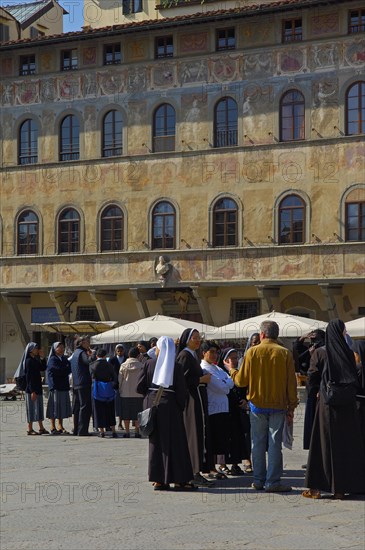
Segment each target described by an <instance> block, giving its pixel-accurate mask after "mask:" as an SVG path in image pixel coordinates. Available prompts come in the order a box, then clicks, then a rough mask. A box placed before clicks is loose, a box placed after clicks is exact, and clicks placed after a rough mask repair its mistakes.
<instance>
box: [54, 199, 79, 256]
mask: <svg viewBox="0 0 365 550" xmlns="http://www.w3.org/2000/svg"><path fill="white" fill-rule="evenodd" d="M70 211H72V212H75V213H76V215H77V217H75V218H70V219H69V220H67V219H66V220H63V219H62V216H63V215H65V214H67V213H68V212H70ZM74 223H77V224H78V227H77V233H78V239H77V241H74V242H75V243H76V246H75V247H74V248H75V250H73V246H72V244H73V241H72V233H73V232H76V231H74V230H73V229H72V228H70V227H68V228H67V235H68V239H67V241H62V240H61V237H62V235H63V234H64V233H65V231H62V230H61V229H62V228H61V224H65V225H66V224H67V225H68V226H70V225H72V224H74ZM57 229H58V238H57V254H80V251H81V216H80V214H79V212H78V211H77V210H76V208H73V207H72V206H67V207H66V208H63V210H62V211H61V212H60V213H59V214H58V220H57ZM70 236H71V238H70ZM63 243H67V245H68V246H67V250H62V244H63ZM70 245H71V246H70Z"/></svg>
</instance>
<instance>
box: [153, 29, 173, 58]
mask: <svg viewBox="0 0 365 550" xmlns="http://www.w3.org/2000/svg"><path fill="white" fill-rule="evenodd" d="M159 41H162V44H159ZM160 48H162V49H163V51H162V52H161V53H159V49H160ZM169 48H171V51H168V50H169ZM170 57H174V36H173V35H172V34H166V35H164V36H156V37H155V59H167V58H170Z"/></svg>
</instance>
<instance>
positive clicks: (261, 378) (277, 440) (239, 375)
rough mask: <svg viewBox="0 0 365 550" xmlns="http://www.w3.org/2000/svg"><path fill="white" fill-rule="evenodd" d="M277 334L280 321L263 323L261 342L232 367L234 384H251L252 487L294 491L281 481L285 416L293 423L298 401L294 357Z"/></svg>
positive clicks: (268, 490) (249, 398) (249, 386)
mask: <svg viewBox="0 0 365 550" xmlns="http://www.w3.org/2000/svg"><path fill="white" fill-rule="evenodd" d="M278 336H279V326H278V324H277V323H275V322H274V321H264V322H263V323H261V326H260V344H259V345H258V346H254V347H252V348H250V349H249V350H248V351H247V353H246V356H245V359H244V362H243V364H242V366H241V368H240V370H239V371H237V370H235V369H234V368H232V369H230V375H231V377H232V379H233V381H234V383H235V385H236V386H239V387H246V386H247V387H248V392H247V400H248V401H249V405H250V420H251V439H252V461H253V477H254V482H253V484H252V487H253V488H254V489H257V490H261V489H265V491H266V492H270V493H271V492H275V493H276V492H285V491H290V490H291V487H288V486H286V485H282V483H281V476H282V474H283V457H282V450H281V443H282V434H283V428H284V421H285V418H287V421H288V422H289V423H292V422H293V416H294V409H295V407H296V406H297V404H298V397H297V384H296V378H295V368H294V361H293V356H292V354H291V352H290V351H289V350H287V349H286V348H284V347H283V346H280V345H279V344H278V343H277V338H278ZM266 451H267V453H268V464H267V467H266Z"/></svg>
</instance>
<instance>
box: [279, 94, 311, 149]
mask: <svg viewBox="0 0 365 550" xmlns="http://www.w3.org/2000/svg"><path fill="white" fill-rule="evenodd" d="M294 93H295V94H298V95H300V96H301V97H302V100H301V101H297V100H293V101H291V102H288V103H286V104H284V100H285V98H286V97H287V96H289V94H294ZM284 106H286V107H288V106H290V107H291V115H290V117H288V116H286V117H285V119H290V120H291V137H290V138H285V139H284V130H286V131H287V128H284V127H283V120H284V118H283V107H284ZM298 106H302V114H300V115H299V116H298V115H297V114H296V112H295V111H296V108H297V107H298ZM300 119H302V124H296V120H300ZM279 129H280V132H279V134H280V141H281V142H284V143H285V142H290V141H304V140H305V97H304V94H303V93H302V92H301V91H299V90H297V89H295V88H293V89H291V90H287V91H286V92H284V93H283V95H282V96H281V98H280V104H279ZM300 130H301V132H300V133H301V135H302V137H295V134H296V133H299V131H300Z"/></svg>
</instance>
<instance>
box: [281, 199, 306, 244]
mask: <svg viewBox="0 0 365 550" xmlns="http://www.w3.org/2000/svg"><path fill="white" fill-rule="evenodd" d="M293 197H295V198H296V199H298V200H299V201H300V202H301V205H300V206H299V205H296V206H282V205H283V203H284V202H285V201H286V200H287V199H290V198H293ZM299 209H301V210H302V219H301V222H302V229H301V234H302V238H301V240H300V241H294V240H293V235H294V234H295V231H294V230H293V224H294V222H295V220H294V219H293V211H294V210H299ZM284 210H286V211H289V212H290V222H289V223H290V227H289V229H290V230H289V235H290V240H289V241H288V242H286V241H283V240H282V230H281V224H282V223H281V222H282V212H283V211H284ZM306 214H307V204H306V202H305V201H304V199H303V198H302V197H301V196H300V195H298V194H296V193H290V194H288V195H285V197H283V198H282V199H281V200H280V202H279V204H278V244H279V245H290V246H293V245H294V246H295V245H299V244H305V242H306V229H307V228H306ZM297 233H298V232H297Z"/></svg>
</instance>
